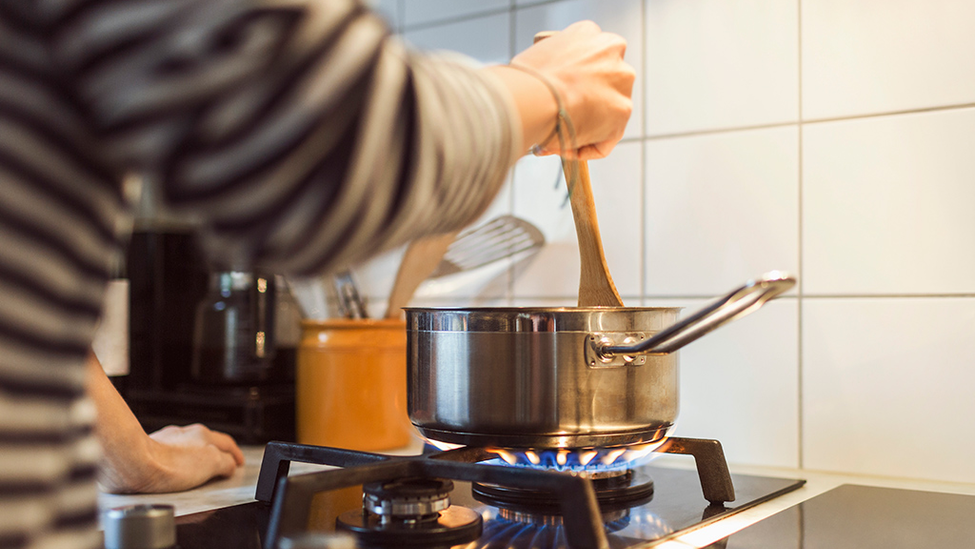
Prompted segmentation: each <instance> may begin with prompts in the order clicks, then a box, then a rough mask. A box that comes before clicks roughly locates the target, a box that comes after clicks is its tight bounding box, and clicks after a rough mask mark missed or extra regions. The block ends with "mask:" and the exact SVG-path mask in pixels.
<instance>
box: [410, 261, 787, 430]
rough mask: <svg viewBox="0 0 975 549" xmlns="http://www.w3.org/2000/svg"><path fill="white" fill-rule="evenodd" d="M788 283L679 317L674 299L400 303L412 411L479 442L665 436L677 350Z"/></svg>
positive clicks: (421, 424) (673, 402) (742, 291)
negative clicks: (618, 303)
mask: <svg viewBox="0 0 975 549" xmlns="http://www.w3.org/2000/svg"><path fill="white" fill-rule="evenodd" d="M794 285H795V278H794V277H792V276H791V275H789V274H786V273H782V272H778V271H775V272H771V273H768V274H766V275H765V276H763V277H762V278H760V279H758V280H754V281H750V282H748V283H746V284H745V285H743V286H742V287H740V288H738V289H736V290H734V291H732V292H730V293H729V294H727V295H726V296H724V297H723V298H721V299H719V300H718V301H716V302H715V303H713V304H711V305H708V306H706V307H704V308H703V309H700V310H698V311H696V312H695V313H693V314H691V315H689V316H688V317H686V318H685V319H683V320H681V321H680V322H677V317H678V313H679V312H680V308H678V307H619V308H617V307H568V308H471V309H431V308H408V309H406V311H407V314H406V319H407V321H406V324H407V326H406V327H407V373H408V377H407V384H408V385H407V392H408V398H407V406H408V409H409V415H410V419H411V421H412V422H413V425H415V426H416V428H417V429H419V431H420V433H421V434H423V435H424V436H425V437H427V438H430V439H433V440H439V441H443V442H449V443H456V444H465V445H475V446H496V447H505V448H601V447H610V446H622V445H631V444H640V443H651V442H655V441H658V440H661V439H662V438H663V437H664V436H666V434H667V432H668V431H669V430H670V429H671V428H672V427H673V425H674V421H675V420H676V418H677V411H678V394H679V393H678V372H677V367H678V353H677V350H678V349H680V348H681V347H683V346H684V345H687V344H688V343H690V342H692V341H694V340H696V339H697V338H699V337H701V336H703V335H705V334H706V333H708V332H710V331H712V330H714V329H716V328H718V327H719V326H722V325H724V324H726V323H728V322H730V321H732V320H734V319H737V318H740V317H742V316H744V315H746V314H749V313H751V312H753V311H755V310H756V309H758V308H759V307H761V306H762V305H763V304H764V303H765V302H766V301H768V300H770V299H772V298H774V297H776V296H778V295H779V294H781V293H783V292H785V291H787V290H788V289H789V288H791V287H792V286H794Z"/></svg>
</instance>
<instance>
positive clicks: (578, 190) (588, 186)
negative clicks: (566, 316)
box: [562, 159, 623, 307]
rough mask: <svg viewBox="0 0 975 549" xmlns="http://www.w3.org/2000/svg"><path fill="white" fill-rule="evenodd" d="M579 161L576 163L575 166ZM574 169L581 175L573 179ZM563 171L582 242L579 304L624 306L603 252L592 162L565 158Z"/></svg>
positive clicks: (577, 235) (578, 236)
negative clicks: (594, 197)
mask: <svg viewBox="0 0 975 549" xmlns="http://www.w3.org/2000/svg"><path fill="white" fill-rule="evenodd" d="M573 164H575V166H573ZM573 168H575V171H577V172H578V173H577V175H578V177H576V178H575V181H573V180H572V174H573ZM562 171H563V172H564V173H565V181H566V183H567V185H568V187H569V203H570V204H571V206H572V219H573V221H575V225H576V239H577V240H578V241H579V262H580V272H579V306H580V307H622V306H623V299H622V298H620V294H619V292H617V291H616V285H615V284H613V277H612V276H611V275H610V274H609V265H607V264H606V256H605V254H603V241H602V239H601V238H600V237H599V223H598V222H597V221H596V202H595V201H594V200H593V197H592V183H590V181H589V165H588V164H587V163H586V161H585V160H578V161H576V160H564V159H563V160H562Z"/></svg>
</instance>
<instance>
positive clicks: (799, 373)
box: [796, 0, 805, 469]
mask: <svg viewBox="0 0 975 549" xmlns="http://www.w3.org/2000/svg"><path fill="white" fill-rule="evenodd" d="M796 27H797V29H796V39H797V40H798V42H799V47H798V48H796V56H797V58H798V59H797V75H796V78H798V80H799V82H798V84H799V85H798V91H799V101H798V104H797V105H796V109H797V111H798V112H797V115H798V117H799V121H800V122H799V127H798V128H797V131H798V132H799V135H798V139H797V146H798V148H799V150H798V160H799V161H798V164H799V165H798V168H797V169H798V173H797V176H798V181H797V185H798V186H799V188H798V193H799V194H798V198H799V204H798V205H797V206H798V209H799V211H798V225H799V226H798V227H797V229H798V235H797V236H798V238H799V243H798V254H799V257H798V263H799V264H798V266H797V267H796V268H797V269H798V270H799V273H798V276H799V282H798V285H797V286H798V287H797V288H796V293H797V300H796V315H797V318H796V332H797V333H796V354H797V356H796V392H797V394H796V407H797V408H798V410H797V412H798V413H797V417H796V419H797V421H798V422H799V425H798V426H797V433H796V444H797V445H798V452H799V453H798V455H797V456H796V457H797V461H798V465H799V469H802V468H803V465H804V462H805V460H804V459H803V454H804V452H803V446H804V444H805V416H804V414H803V409H804V408H805V402H804V401H803V398H802V396H803V393H804V390H803V373H804V372H803V366H804V364H803V361H802V350H803V345H802V344H803V340H802V304H803V299H804V298H805V294H804V293H803V292H804V285H803V280H804V279H805V273H804V272H803V241H804V239H803V230H802V228H803V216H802V208H803V201H802V198H803V177H802V167H803V165H802V160H803V156H802V133H803V128H802V0H797V5H796Z"/></svg>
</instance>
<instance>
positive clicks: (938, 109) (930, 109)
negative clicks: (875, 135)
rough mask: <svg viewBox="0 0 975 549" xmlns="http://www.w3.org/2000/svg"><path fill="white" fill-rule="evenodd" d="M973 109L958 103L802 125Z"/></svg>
mask: <svg viewBox="0 0 975 549" xmlns="http://www.w3.org/2000/svg"><path fill="white" fill-rule="evenodd" d="M971 108H975V103H959V104H956V105H940V106H937V107H921V108H917V109H902V110H896V111H884V112H876V113H869V114H854V115H849V116H835V117H830V118H813V119H810V120H803V121H802V123H803V124H825V123H829V122H843V121H846V120H863V119H865V118H883V117H885V116H899V115H904V114H922V113H928V112H941V111H953V110H960V109H971Z"/></svg>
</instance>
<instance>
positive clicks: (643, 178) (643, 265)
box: [638, 0, 650, 305]
mask: <svg viewBox="0 0 975 549" xmlns="http://www.w3.org/2000/svg"><path fill="white" fill-rule="evenodd" d="M640 54H641V55H640V91H641V96H642V97H639V98H638V100H639V101H640V121H639V122H640V136H641V137H642V136H643V135H644V134H645V132H646V116H645V115H644V113H646V112H647V101H646V98H647V94H646V89H647V0H644V1H643V2H640ZM649 171H650V170H649V169H648V168H647V147H646V145H644V144H643V142H642V139H641V143H640V248H639V250H640V286H639V287H640V305H644V304H646V302H645V301H644V297H643V296H645V295H646V294H647V276H648V275H649V274H650V273H649V272H648V266H647V261H648V258H649V257H650V254H649V252H648V251H647V245H648V240H649V239H648V238H647V229H648V227H647V214H648V213H649V208H647V199H648V196H649V189H648V187H649V182H648V181H647V177H648V176H647V174H648V173H649Z"/></svg>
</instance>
